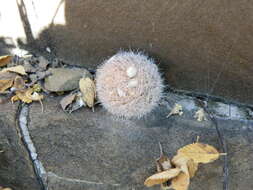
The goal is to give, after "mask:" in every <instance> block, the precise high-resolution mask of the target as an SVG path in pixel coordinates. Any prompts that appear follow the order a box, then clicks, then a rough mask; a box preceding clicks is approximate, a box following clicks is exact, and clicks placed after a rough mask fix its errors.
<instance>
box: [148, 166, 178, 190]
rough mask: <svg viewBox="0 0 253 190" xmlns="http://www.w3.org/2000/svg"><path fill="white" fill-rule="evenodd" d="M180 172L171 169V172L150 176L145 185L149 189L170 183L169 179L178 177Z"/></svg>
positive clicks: (176, 169)
mask: <svg viewBox="0 0 253 190" xmlns="http://www.w3.org/2000/svg"><path fill="white" fill-rule="evenodd" d="M180 171H181V170H180V169H179V168H173V169H169V170H166V171H163V172H160V173H157V174H154V175H152V176H150V177H149V178H147V179H146V180H145V182H144V184H145V185H146V186H147V187H151V186H153V185H157V184H162V183H164V182H166V181H168V180H169V179H171V178H174V177H176V176H177V175H178V174H179V173H180Z"/></svg>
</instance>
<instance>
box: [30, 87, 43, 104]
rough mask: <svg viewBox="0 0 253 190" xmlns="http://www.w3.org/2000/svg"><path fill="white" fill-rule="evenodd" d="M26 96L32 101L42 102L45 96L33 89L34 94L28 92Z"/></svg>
mask: <svg viewBox="0 0 253 190" xmlns="http://www.w3.org/2000/svg"><path fill="white" fill-rule="evenodd" d="M26 96H27V97H28V98H30V99H31V100H32V101H41V100H42V99H43V98H44V96H43V95H42V94H39V93H38V92H34V91H33V89H32V93H30V92H26Z"/></svg>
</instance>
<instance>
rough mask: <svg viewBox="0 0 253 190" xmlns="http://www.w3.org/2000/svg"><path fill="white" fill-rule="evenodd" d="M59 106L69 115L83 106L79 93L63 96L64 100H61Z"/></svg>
mask: <svg viewBox="0 0 253 190" xmlns="http://www.w3.org/2000/svg"><path fill="white" fill-rule="evenodd" d="M60 104H61V107H62V109H63V110H64V111H67V112H69V113H71V112H73V111H75V110H77V109H79V108H81V107H83V106H85V103H84V102H83V100H82V97H81V93H80V92H75V93H71V94H69V95H67V96H65V97H64V98H62V100H61V102H60Z"/></svg>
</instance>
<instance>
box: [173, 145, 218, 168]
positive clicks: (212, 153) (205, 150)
mask: <svg viewBox="0 0 253 190" xmlns="http://www.w3.org/2000/svg"><path fill="white" fill-rule="evenodd" d="M177 154H178V155H182V156H184V157H186V158H189V159H192V160H193V161H194V162H195V163H209V162H213V161H214V160H216V159H218V158H219V156H220V153H219V152H218V151H217V150H216V149H215V148H214V147H213V146H210V145H208V144H203V143H193V144H189V145H186V146H184V147H183V148H180V149H179V150H178V151H177Z"/></svg>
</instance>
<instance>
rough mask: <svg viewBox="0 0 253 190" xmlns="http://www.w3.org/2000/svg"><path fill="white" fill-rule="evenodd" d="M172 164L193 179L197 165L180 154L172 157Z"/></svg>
mask: <svg viewBox="0 0 253 190" xmlns="http://www.w3.org/2000/svg"><path fill="white" fill-rule="evenodd" d="M172 163H173V164H174V165H175V166H176V167H178V168H180V169H181V170H182V171H183V172H184V173H185V174H187V175H189V176H190V177H193V176H194V175H195V173H196V171H197V170H198V163H195V162H194V161H193V160H192V159H189V158H187V157H184V156H182V155H181V154H178V155H176V156H174V157H173V159H172Z"/></svg>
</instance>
